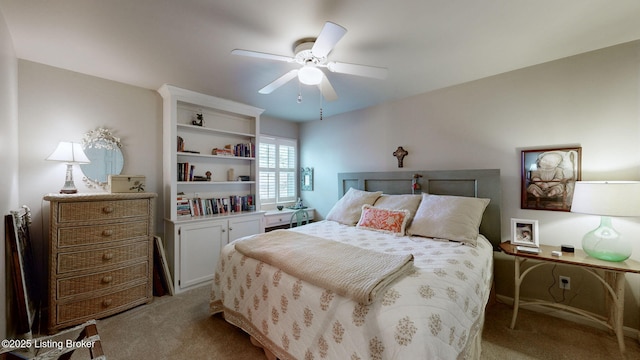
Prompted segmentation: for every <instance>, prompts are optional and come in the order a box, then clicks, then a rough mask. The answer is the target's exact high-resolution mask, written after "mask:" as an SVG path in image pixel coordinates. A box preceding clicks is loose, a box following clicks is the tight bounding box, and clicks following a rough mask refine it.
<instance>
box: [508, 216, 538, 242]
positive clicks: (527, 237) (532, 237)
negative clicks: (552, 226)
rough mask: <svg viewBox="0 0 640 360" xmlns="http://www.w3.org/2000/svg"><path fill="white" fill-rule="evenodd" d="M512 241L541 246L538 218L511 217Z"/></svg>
mask: <svg viewBox="0 0 640 360" xmlns="http://www.w3.org/2000/svg"><path fill="white" fill-rule="evenodd" d="M511 243H512V244H514V245H524V246H530V247H540V241H539V239H538V220H525V219H511Z"/></svg>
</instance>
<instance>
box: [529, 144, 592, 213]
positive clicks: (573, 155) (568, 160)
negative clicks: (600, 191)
mask: <svg viewBox="0 0 640 360" xmlns="http://www.w3.org/2000/svg"><path fill="white" fill-rule="evenodd" d="M581 157H582V148H581V147H574V148H562V149H537V150H523V151H522V156H521V170H520V171H521V179H522V181H521V184H522V185H521V201H520V207H521V208H522V209H531V210H553V211H570V210H571V202H572V200H573V189H574V187H575V183H576V181H579V180H581V179H582V173H581V172H582V164H581Z"/></svg>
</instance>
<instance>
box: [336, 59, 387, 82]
mask: <svg viewBox="0 0 640 360" xmlns="http://www.w3.org/2000/svg"><path fill="white" fill-rule="evenodd" d="M327 68H328V69H329V71H331V72H336V73H341V74H349V75H357V76H364V77H370V78H375V79H384V78H386V77H387V73H388V72H389V70H387V68H382V67H376V66H368V65H358V64H348V63H340V62H334V61H331V62H329V63H328V64H327Z"/></svg>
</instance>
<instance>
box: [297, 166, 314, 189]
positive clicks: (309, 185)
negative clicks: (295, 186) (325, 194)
mask: <svg viewBox="0 0 640 360" xmlns="http://www.w3.org/2000/svg"><path fill="white" fill-rule="evenodd" d="M300 190H302V191H313V168H312V167H304V168H302V169H300Z"/></svg>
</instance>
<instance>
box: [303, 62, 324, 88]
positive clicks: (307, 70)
mask: <svg viewBox="0 0 640 360" xmlns="http://www.w3.org/2000/svg"><path fill="white" fill-rule="evenodd" d="M322 76H323V73H322V70H320V69H318V68H317V67H315V66H309V65H305V66H303V67H302V69H300V71H298V79H299V80H300V82H301V83H303V84H305V85H318V84H320V83H321V82H322Z"/></svg>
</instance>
